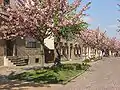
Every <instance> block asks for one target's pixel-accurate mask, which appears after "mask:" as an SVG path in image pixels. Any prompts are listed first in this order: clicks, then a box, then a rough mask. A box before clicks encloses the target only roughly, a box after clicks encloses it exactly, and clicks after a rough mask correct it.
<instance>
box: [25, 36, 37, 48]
mask: <svg viewBox="0 0 120 90" xmlns="http://www.w3.org/2000/svg"><path fill="white" fill-rule="evenodd" d="M26 48H36V40H35V39H33V38H30V37H29V38H26Z"/></svg>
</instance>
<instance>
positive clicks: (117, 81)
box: [31, 58, 120, 90]
mask: <svg viewBox="0 0 120 90" xmlns="http://www.w3.org/2000/svg"><path fill="white" fill-rule="evenodd" d="M119 64H120V58H104V59H103V60H101V61H99V62H97V63H95V64H93V66H92V67H91V68H90V70H89V71H87V72H86V73H84V74H83V75H82V76H79V77H78V78H76V79H74V80H72V81H71V82H70V83H68V84H67V85H53V86H52V87H44V88H41V89H42V90H120V71H119V69H120V65H119ZM31 90H33V88H31ZM36 90H39V88H38V89H37V88H36Z"/></svg>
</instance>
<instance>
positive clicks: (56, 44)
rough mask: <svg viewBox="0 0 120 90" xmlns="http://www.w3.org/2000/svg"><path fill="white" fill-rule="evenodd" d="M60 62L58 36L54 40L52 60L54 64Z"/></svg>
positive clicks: (56, 64)
mask: <svg viewBox="0 0 120 90" xmlns="http://www.w3.org/2000/svg"><path fill="white" fill-rule="evenodd" d="M60 64H61V54H60V37H56V40H55V60H54V66H58V65H60Z"/></svg>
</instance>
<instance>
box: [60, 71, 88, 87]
mask: <svg viewBox="0 0 120 90" xmlns="http://www.w3.org/2000/svg"><path fill="white" fill-rule="evenodd" d="M87 70H88V69H87ZM87 70H83V71H82V72H81V73H78V74H77V75H75V76H73V77H71V78H70V79H68V80H67V81H65V82H62V83H61V84H62V85H66V84H67V83H68V82H70V81H72V80H73V79H75V78H77V77H78V76H80V75H82V74H83V73H85V72H86V71H87Z"/></svg>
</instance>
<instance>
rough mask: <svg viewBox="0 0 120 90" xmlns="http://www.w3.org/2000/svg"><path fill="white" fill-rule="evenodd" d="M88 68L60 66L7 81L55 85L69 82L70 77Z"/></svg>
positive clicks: (17, 76)
mask: <svg viewBox="0 0 120 90" xmlns="http://www.w3.org/2000/svg"><path fill="white" fill-rule="evenodd" d="M88 68H89V65H88V64H84V65H83V64H82V65H81V64H77V63H75V64H62V65H60V66H57V67H56V66H55V67H51V68H44V69H43V70H31V71H28V72H24V73H21V74H17V75H11V76H9V79H12V80H14V79H17V80H25V81H34V82H37V83H44V84H46V83H47V84H48V83H51V84H56V83H62V82H64V81H67V80H69V79H70V78H71V77H74V76H75V75H77V74H79V73H81V72H82V71H85V70H87V69H88Z"/></svg>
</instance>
